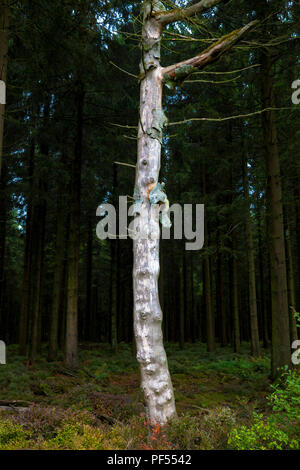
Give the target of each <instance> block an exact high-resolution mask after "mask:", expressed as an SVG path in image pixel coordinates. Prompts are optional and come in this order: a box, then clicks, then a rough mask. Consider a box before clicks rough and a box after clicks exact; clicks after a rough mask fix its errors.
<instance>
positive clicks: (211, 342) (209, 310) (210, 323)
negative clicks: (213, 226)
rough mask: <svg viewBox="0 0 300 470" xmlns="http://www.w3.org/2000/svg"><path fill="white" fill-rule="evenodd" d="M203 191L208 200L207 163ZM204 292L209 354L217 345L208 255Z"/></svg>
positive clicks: (203, 175)
mask: <svg viewBox="0 0 300 470" xmlns="http://www.w3.org/2000/svg"><path fill="white" fill-rule="evenodd" d="M202 190H203V196H204V199H205V198H206V167H205V162H204V161H203V163H202ZM204 232H205V242H206V243H208V227H207V218H206V217H205V219H204ZM203 263H204V269H203V273H204V292H205V294H204V295H205V314H206V345H207V351H208V352H214V351H215V348H216V345H215V322H214V314H213V304H212V293H211V266H210V257H209V255H206V256H205V258H204V261H203Z"/></svg>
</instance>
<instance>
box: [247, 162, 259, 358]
mask: <svg viewBox="0 0 300 470" xmlns="http://www.w3.org/2000/svg"><path fill="white" fill-rule="evenodd" d="M244 193H245V199H246V241H247V254H248V270H249V304H250V305H249V309H250V332H251V355H252V356H254V357H258V356H259V355H260V349H259V332H258V321H257V301H256V279H255V259H254V246H253V235H252V225H251V214H250V198H249V177H248V166H247V159H246V158H245V162H244Z"/></svg>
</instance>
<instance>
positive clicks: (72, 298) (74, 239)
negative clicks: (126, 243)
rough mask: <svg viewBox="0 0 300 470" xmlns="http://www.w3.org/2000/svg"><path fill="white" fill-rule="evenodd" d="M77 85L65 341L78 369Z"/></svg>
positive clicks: (68, 359) (80, 97) (68, 358)
mask: <svg viewBox="0 0 300 470" xmlns="http://www.w3.org/2000/svg"><path fill="white" fill-rule="evenodd" d="M76 86H77V90H76V93H75V103H76V108H77V109H76V136H75V148H74V155H73V158H72V170H71V191H70V200H71V201H70V232H69V240H68V287H67V317H66V344H65V348H66V352H65V364H66V366H67V367H69V368H71V369H76V368H77V366H78V275H79V250H80V233H79V232H80V192H81V159H82V134H83V105H84V89H83V84H82V82H81V81H78V82H77V84H76Z"/></svg>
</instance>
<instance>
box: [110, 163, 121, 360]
mask: <svg viewBox="0 0 300 470" xmlns="http://www.w3.org/2000/svg"><path fill="white" fill-rule="evenodd" d="M117 186H118V174H117V165H116V164H114V165H113V194H114V197H113V203H114V206H115V207H117V199H118V198H117V197H116V195H115V193H116V191H117ZM110 256H111V300H110V302H111V304H110V315H111V317H110V327H111V348H112V351H113V352H114V354H116V353H117V352H118V303H119V299H118V297H119V285H118V284H119V283H118V277H119V273H118V270H119V239H118V234H117V239H116V240H112V241H111V242H110Z"/></svg>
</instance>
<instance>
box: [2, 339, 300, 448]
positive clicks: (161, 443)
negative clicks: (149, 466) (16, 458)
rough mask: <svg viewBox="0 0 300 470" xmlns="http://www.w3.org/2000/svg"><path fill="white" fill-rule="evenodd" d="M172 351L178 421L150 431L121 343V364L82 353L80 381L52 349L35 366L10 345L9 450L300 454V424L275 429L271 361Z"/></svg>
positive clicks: (6, 368) (91, 349)
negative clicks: (53, 358) (298, 434)
mask: <svg viewBox="0 0 300 470" xmlns="http://www.w3.org/2000/svg"><path fill="white" fill-rule="evenodd" d="M166 350H167V355H168V360H169V367H170V372H171V376H172V381H173V385H174V391H175V398H176V406H177V411H178V415H179V418H178V420H176V421H175V422H174V423H172V426H169V427H168V428H159V427H158V426H157V427H153V428H151V432H149V425H148V423H147V422H146V418H145V412H144V406H143V403H142V402H143V399H142V394H141V392H140V388H139V384H140V378H139V371H138V365H137V362H136V359H135V358H134V356H133V354H132V351H131V349H130V346H128V345H125V344H120V346H119V353H118V354H117V355H115V356H113V355H112V353H111V350H110V347H109V345H104V344H101V345H99V344H91V343H89V344H81V345H80V367H79V369H78V371H77V372H76V373H74V372H72V371H69V370H67V369H66V368H65V367H64V365H63V362H62V361H61V362H60V361H57V362H54V363H49V362H47V360H46V350H45V351H44V353H45V354H42V355H41V356H40V358H39V359H38V360H37V362H36V363H35V365H29V364H28V362H27V361H26V360H25V359H24V358H23V357H20V356H18V355H17V347H16V346H10V347H9V348H8V351H7V364H6V365H1V366H0V418H1V420H0V449H113V450H114V449H228V448H262V449H264V448H269V447H270V446H269V445H268V443H270V442H271V446H272V445H274V446H275V447H274V448H279V449H281V448H297V447H298V446H299V441H297V440H293V441H292V443H291V442H290V437H289V434H291V435H294V434H295V426H297V423H296V421H297V420H295V421H294V422H293V419H294V418H293V419H292V422H291V420H289V424H288V425H289V427H290V433H289V432H288V431H287V430H286V428H283V430H282V433H283V434H278V433H279V432H281V431H279V430H278V431H277V430H275V428H274V426H271V427H270V426H269V422H268V420H269V417H270V416H272V414H273V413H274V412H273V410H272V407H271V404H270V400H268V399H267V397H268V396H270V394H271V393H272V391H273V392H274V390H272V388H271V384H270V380H269V370H270V359H269V356H268V354H264V355H263V356H262V357H260V358H257V359H254V358H250V356H249V345H247V344H245V345H243V347H242V352H241V354H239V355H237V354H233V353H232V351H231V350H230V349H229V348H220V347H219V348H218V349H217V351H216V353H214V354H212V353H207V352H206V348H205V345H203V344H199V343H197V344H187V345H186V347H185V349H184V350H180V349H179V348H178V347H177V346H176V345H171V344H169V345H168V344H167V345H166ZM59 359H62V358H59ZM299 386H300V385H299V380H298V381H297V387H298V390H299ZM269 427H270V429H269ZM276 428H277V426H276ZM249 433H250V434H249ZM260 433H261V438H259V434H260ZM268 434H270V436H269V435H268ZM266 435H267V437H265V436H266ZM257 439H259V442H258V441H257ZM264 440H265V442H266V444H265V446H264V445H263V444H262V442H263V441H264ZM287 440H288V441H289V444H288V442H287ZM254 441H255V442H254ZM274 442H275V443H276V445H275V444H273V443H274ZM251 446H252V447H251ZM257 446H258V447H257ZM259 446H261V447H259ZM271 448H272V447H271Z"/></svg>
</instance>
